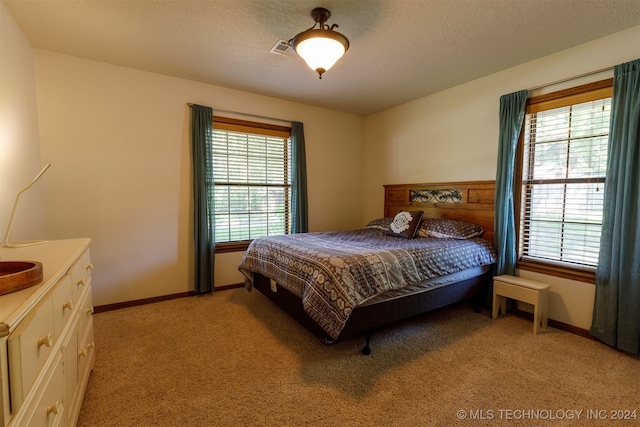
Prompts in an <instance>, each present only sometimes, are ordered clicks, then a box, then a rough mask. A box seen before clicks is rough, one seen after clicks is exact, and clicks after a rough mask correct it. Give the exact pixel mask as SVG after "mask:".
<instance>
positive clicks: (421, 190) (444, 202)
mask: <svg viewBox="0 0 640 427" xmlns="http://www.w3.org/2000/svg"><path fill="white" fill-rule="evenodd" d="M495 187H496V185H495V181H468V182H438V183H426V184H393V185H385V186H384V216H388V217H393V216H394V215H395V214H396V213H397V212H398V211H399V210H421V211H424V218H448V219H457V220H460V221H467V222H472V223H474V224H478V225H480V226H482V227H484V229H485V232H484V237H485V238H486V239H487V240H489V241H491V242H493V215H494V209H493V203H494V194H495Z"/></svg>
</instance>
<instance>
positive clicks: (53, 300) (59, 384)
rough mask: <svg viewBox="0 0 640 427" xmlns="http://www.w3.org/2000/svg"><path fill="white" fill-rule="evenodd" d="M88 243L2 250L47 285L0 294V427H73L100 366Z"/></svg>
mask: <svg viewBox="0 0 640 427" xmlns="http://www.w3.org/2000/svg"><path fill="white" fill-rule="evenodd" d="M89 243H90V239H70V240H55V241H50V242H48V243H45V244H41V245H36V246H29V247H24V248H0V260H2V261H38V262H41V263H42V266H43V281H42V283H41V284H37V285H35V286H32V287H30V288H27V289H23V290H21V291H18V292H14V293H10V294H7V295H2V296H0V367H1V370H0V386H1V387H0V404H1V406H0V426H3V427H7V426H11V427H23V426H25V427H26V426H37V427H45V426H74V425H75V424H76V422H77V419H78V414H79V412H80V407H81V405H82V398H83V396H84V392H85V389H86V386H87V381H88V380H89V374H90V373H91V370H92V369H93V365H94V362H95V345H94V341H93V319H92V315H93V303H92V299H91V270H92V268H93V266H92V264H91V259H90V255H89Z"/></svg>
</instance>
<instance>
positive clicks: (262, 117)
mask: <svg viewBox="0 0 640 427" xmlns="http://www.w3.org/2000/svg"><path fill="white" fill-rule="evenodd" d="M187 105H188V106H189V107H193V106H194V104H193V103H191V102H188V103H187ZM213 112H214V115H215V113H216V112H218V113H227V114H237V115H239V116H245V117H253V118H254V119H262V120H275V121H278V122H283V123H288V124H291V123H292V122H293V121H292V120H285V119H279V118H277V117H267V116H260V115H258V114H249V113H241V112H239V111H230V110H219V109H217V108H214V109H213Z"/></svg>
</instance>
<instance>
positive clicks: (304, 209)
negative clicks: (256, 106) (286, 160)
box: [291, 122, 309, 233]
mask: <svg viewBox="0 0 640 427" xmlns="http://www.w3.org/2000/svg"><path fill="white" fill-rule="evenodd" d="M291 151H292V153H291V156H292V171H291V174H292V176H291V183H292V189H291V207H292V209H291V210H292V213H291V214H292V218H291V232H292V233H306V232H308V231H309V212H308V210H309V209H308V204H307V157H306V152H305V146H304V126H303V124H302V123H300V122H291Z"/></svg>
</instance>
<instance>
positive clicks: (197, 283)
mask: <svg viewBox="0 0 640 427" xmlns="http://www.w3.org/2000/svg"><path fill="white" fill-rule="evenodd" d="M212 145H213V109H212V108H211V107H204V106H202V105H193V106H192V107H191V152H192V157H193V208H194V209H193V211H194V212H193V232H194V236H193V237H194V252H195V274H194V292H195V293H196V294H202V293H209V292H212V291H213V288H214V283H213V272H214V258H215V248H216V244H215V235H214V216H213V215H214V210H213V203H210V202H212V201H213V185H211V183H210V180H211V175H210V171H211V170H212V169H211V168H212V164H213V159H212V156H213V152H212V148H211V147H212Z"/></svg>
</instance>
